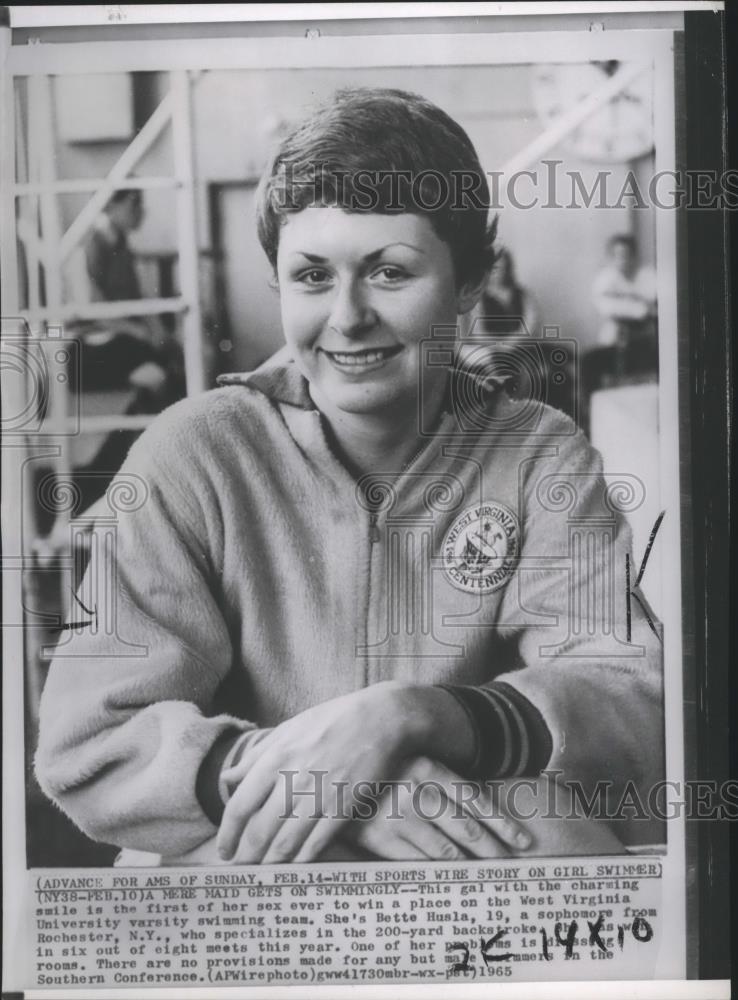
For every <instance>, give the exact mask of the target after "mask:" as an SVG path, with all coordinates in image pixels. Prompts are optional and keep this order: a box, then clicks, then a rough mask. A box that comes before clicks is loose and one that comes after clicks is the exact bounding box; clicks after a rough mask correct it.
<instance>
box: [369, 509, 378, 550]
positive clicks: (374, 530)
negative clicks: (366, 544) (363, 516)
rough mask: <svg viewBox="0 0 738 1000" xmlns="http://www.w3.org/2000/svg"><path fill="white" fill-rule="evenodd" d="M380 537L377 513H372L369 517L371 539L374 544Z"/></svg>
mask: <svg viewBox="0 0 738 1000" xmlns="http://www.w3.org/2000/svg"><path fill="white" fill-rule="evenodd" d="M379 539H380V534H379V527H378V525H377V515H376V514H371V515H370V517H369V540H370V542H371V543H372V545H374V543H375V542H378V541H379Z"/></svg>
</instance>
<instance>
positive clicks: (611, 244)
mask: <svg viewBox="0 0 738 1000" xmlns="http://www.w3.org/2000/svg"><path fill="white" fill-rule="evenodd" d="M618 244H622V246H624V247H628V248H629V249H630V252H631V253H634V254H635V253H638V244H637V242H636V238H635V236H631V235H630V233H616V234H615V235H614V236H611V237H610V239H609V240H608V241H607V249H608V252H610V253H612V251H613V250H614V249H615V247H616V246H618Z"/></svg>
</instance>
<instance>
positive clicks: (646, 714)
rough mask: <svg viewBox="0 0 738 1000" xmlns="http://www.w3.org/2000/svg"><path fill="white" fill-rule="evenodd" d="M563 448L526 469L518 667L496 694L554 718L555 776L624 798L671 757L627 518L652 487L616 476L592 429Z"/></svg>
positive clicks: (512, 591) (517, 582) (513, 596)
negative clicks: (603, 787) (606, 466)
mask: <svg viewBox="0 0 738 1000" xmlns="http://www.w3.org/2000/svg"><path fill="white" fill-rule="evenodd" d="M558 441H559V444H558V445H553V446H551V445H549V446H545V445H544V446H543V449H542V451H541V452H539V456H538V457H537V458H536V459H534V460H531V461H527V462H526V461H524V462H523V464H521V467H520V476H519V495H520V501H519V509H520V519H521V529H522V543H521V551H520V560H519V563H518V569H517V571H516V573H515V574H514V575H513V577H512V578H511V580H510V582H509V584H508V585H507V588H506V592H505V595H504V597H503V601H502V604H501V610H500V618H499V623H498V624H499V629H500V634H501V637H503V638H504V639H506V640H508V641H509V642H510V643H511V644H512V648H513V649H514V651H515V653H514V656H513V666H514V668H513V669H510V670H506V671H505V673H502V674H500V675H499V676H498V677H496V678H495V680H494V681H492V682H491V684H490V685H489V688H490V689H492V690H493V691H497V692H498V693H501V694H502V695H503V697H505V696H508V695H510V694H513V693H514V692H517V693H518V694H519V695H520V696H522V697H523V698H524V699H527V701H528V702H529V703H530V704H531V705H532V706H533V708H534V710H536V712H537V714H538V715H539V716H540V719H542V720H543V722H545V725H546V727H547V729H548V732H549V733H550V744H549V746H548V747H547V751H546V753H547V755H548V757H549V759H548V764H547V767H548V768H549V769H550V770H553V771H560V772H562V775H563V778H564V779H574V780H578V781H581V782H582V783H583V784H584V785H587V786H591V785H592V784H593V783H596V782H598V781H601V780H603V779H609V780H610V781H611V782H612V788H613V792H612V794H613V795H615V796H618V795H620V794H621V793H622V791H623V790H624V788H625V786H626V785H627V784H628V783H629V782H633V783H635V786H636V789H637V792H638V794H640V795H641V796H643V795H644V794H645V793H646V792H647V789H648V788H649V787H650V785H651V784H652V783H653V782H655V781H658V780H660V779H661V778H663V757H664V734H663V702H662V673H663V671H662V647H661V639H660V636H658V635H656V633H655V631H654V630H653V629H652V628H651V626H650V625H649V621H648V618H647V614H646V610H645V609H647V604H646V602H645V598H644V597H643V595H642V594H640V592H638V591H635V595H636V596H634V593H633V592H634V582H635V578H636V575H637V568H636V564H635V563H634V561H633V556H632V553H631V531H630V528H629V526H628V524H627V521H626V519H625V516H624V511H627V509H633V508H634V507H635V506H637V505H638V504H639V502H642V499H643V496H642V493H641V491H642V489H644V487H643V485H642V484H641V483H640V482H639V481H638V480H637V479H636V477H633V476H628V475H621V476H617V475H613V476H609V475H608V476H607V477H605V476H604V475H603V471H602V460H601V458H600V455H599V453H598V452H597V451H595V450H594V449H593V448H592V447H591V446H590V445H589V443H588V442H587V440H586V438H585V437H584V436H583V435H582V434H581V432H577V433H576V435H572V436H571V437H568V438H565V439H564V443H561V441H562V438H558ZM546 452H548V453H547V454H546ZM626 557H627V558H628V559H629V565H630V587H629V586H628V581H627V569H626ZM629 591H630V594H629ZM649 617H650V618H651V621H652V622H653V627H654V629H656V630H659V628H660V626H659V624H658V622H656V621H654V619H653V616H652V615H650V614H649ZM513 700H514V698H513ZM520 705H522V703H519V705H518V708H520ZM518 714H525V713H520V712H518ZM534 738H535V739H538V740H539V741H540V734H539V735H538V736H536V735H535V734H534ZM643 801H645V799H643Z"/></svg>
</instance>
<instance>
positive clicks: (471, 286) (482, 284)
mask: <svg viewBox="0 0 738 1000" xmlns="http://www.w3.org/2000/svg"><path fill="white" fill-rule="evenodd" d="M488 279H489V272H488V271H483V272H482V274H481V275H479V277H478V278H473V279H470V280H469V281H466V282H464V284H463V285H461V287H460V288H459V290H458V291H457V292H456V311H457V313H458V314H459V315H460V316H463V315H464V314H465V313H468V312H471V310H472V309H473V308H474V306H475V305H476V304H477V302H479V300H480V298H481V297H482V292H483V291H484V289H485V288H486V286H487V281H488Z"/></svg>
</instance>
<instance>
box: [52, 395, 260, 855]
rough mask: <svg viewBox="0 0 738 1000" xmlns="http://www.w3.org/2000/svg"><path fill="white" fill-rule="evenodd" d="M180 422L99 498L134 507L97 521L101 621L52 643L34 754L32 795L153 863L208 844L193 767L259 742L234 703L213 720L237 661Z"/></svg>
mask: <svg viewBox="0 0 738 1000" xmlns="http://www.w3.org/2000/svg"><path fill="white" fill-rule="evenodd" d="M173 409H176V408H173ZM169 412H171V411H169ZM176 426H177V425H176V422H174V421H172V420H171V419H168V418H167V417H166V415H165V416H164V417H163V418H159V420H158V421H157V422H156V425H155V426H154V427H152V428H150V429H149V430H148V431H147V432H146V433H145V434H144V435H143V436H142V437H141V438H140V439H139V440H138V441H137V442H136V444H135V445H134V447H133V448H132V450H131V452H130V453H129V456H128V459H127V460H126V463H125V465H124V466H123V469H122V470H121V472H120V473H119V474H118V477H117V478H116V480H115V481H114V482H113V484H112V485H111V487H110V488H109V491H108V499H109V501H112V498H113V497H114V495H115V491H116V490H119V491H120V490H122V491H123V493H124V495H125V490H126V489H127V490H128V491H129V494H130V492H131V491H133V492H135V491H138V496H139V501H140V498H141V496H143V497H144V499H143V501H142V502H139V501H136V502H133V503H129V504H128V506H129V507H130V508H131V509H130V510H120V512H118V513H117V515H116V517H115V528H114V532H113V533H112V535H111V531H110V528H109V525H107V526H106V522H105V519H104V518H102V519H99V520H98V521H96V523H95V528H94V530H93V533H92V555H91V559H90V564H89V567H88V569H87V571H86V573H85V577H84V579H83V581H82V585H81V587H80V591H79V595H80V599H81V600H82V602H83V603H84V604H85V606H86V607H88V608H90V609H92V606H93V605H96V607H97V621H96V623H95V624H93V626H92V627H88V628H83V629H78V630H75V631H74V632H72V633H62V636H63V637H64V636H68V637H69V638H68V639H67V641H65V640H64V638H63V639H62V641H61V642H60V644H59V646H58V647H57V649H56V651H55V656H54V659H53V662H52V664H51V667H50V671H49V675H48V679H47V682H46V685H45V688H44V692H43V696H42V699H41V706H40V737H39V745H38V750H37V754H36V774H37V777H38V780H39V783H40V785H41V787H42V789H43V790H44V791H45V792H46V794H47V795H48V796H49V797H50V798H52V799H53V800H54V801H55V802H56V803H57V804H58V805H59V806H60V807H61V808H62V809H63V811H64V812H65V813H67V814H68V815H69V816H70V817H71V818H72V820H73V821H74V822H75V823H76V824H77V825H78V826H79V827H80V829H82V830H83V831H84V832H85V833H86V834H87V835H89V836H90V837H92V838H93V839H95V840H102V841H105V842H108V843H112V844H116V845H119V846H121V847H130V848H135V849H140V850H146V851H155V852H158V853H162V854H173V853H177V854H180V853H183V852H185V851H188V850H190V849H191V848H193V847H195V846H196V845H197V844H199V843H201V842H202V841H204V840H206V839H207V838H208V837H211V836H212V835H213V832H214V823H213V821H212V820H211V819H209V818H208V816H207V815H206V813H205V812H204V810H203V807H202V804H201V797H198V789H197V788H196V785H197V779H198V773H199V771H200V768H201V765H202V763H203V761H204V760H205V759H206V758H208V756H209V755H210V754H211V751H212V748H213V747H214V745H215V744H216V743H217V744H218V745H219V746H222V745H223V744H224V743H227V742H228V741H229V738H230V739H231V740H232V739H235V738H237V737H238V736H239V734H241V733H246V732H252V733H253V735H254V737H258V734H259V732H260V731H259V730H256V728H255V726H254V725H253V724H252V723H250V722H246V721H243V719H242V718H240V715H241V712H242V710H243V708H244V706H241V705H238V706H233V708H234V714H233V715H230V714H215V708H214V703H215V696H216V693H217V692H218V689H219V687H220V685H221V684H222V682H223V681H224V679H225V678H226V676H227V674H228V673H229V671H230V670H231V666H232V660H233V656H234V652H233V649H232V645H231V639H230V635H229V630H228V627H227V623H226V620H225V619H224V616H223V613H222V611H221V608H220V607H219V601H218V599H217V586H218V585H217V578H218V573H217V565H216V564H217V562H218V559H219V556H218V551H217V550H218V546H219V545H222V531H221V530H220V528H219V508H218V506H217V503H216V501H215V499H214V498H213V497H212V496H211V495H210V494H209V490H211V489H212V487H211V486H210V485H208V483H207V477H205V476H201V475H199V472H198V461H197V458H196V457H193V456H190V455H188V454H185V449H186V445H185V444H184V440H185V435H183V434H182V433H177V432H176ZM195 437H196V436H195V435H190V438H191V439H194V438H195ZM176 470H179V472H178V473H177V471H176ZM184 470H186V476H185V475H184ZM198 482H199V483H200V485H199V486H198ZM129 499H130V497H129ZM88 602H91V603H88ZM82 617H85V616H84V615H83V616H82ZM229 707H230V706H229ZM244 714H246V713H244ZM216 777H217V775H216Z"/></svg>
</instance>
